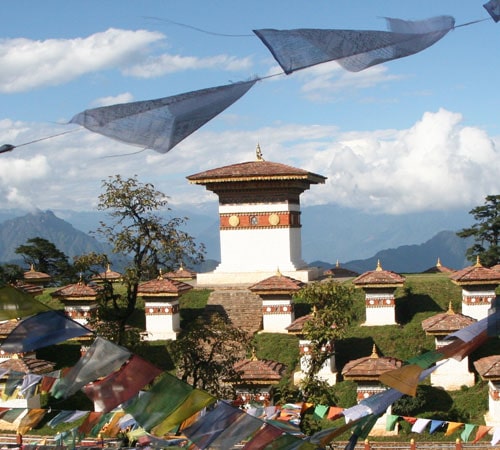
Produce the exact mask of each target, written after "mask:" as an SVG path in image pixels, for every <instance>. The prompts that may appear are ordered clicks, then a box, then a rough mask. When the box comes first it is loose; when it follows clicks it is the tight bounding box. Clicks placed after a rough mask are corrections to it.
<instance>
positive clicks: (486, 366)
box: [474, 355, 500, 381]
mask: <svg viewBox="0 0 500 450" xmlns="http://www.w3.org/2000/svg"><path fill="white" fill-rule="evenodd" d="M474 367H475V368H476V370H477V372H478V373H479V375H480V376H481V378H482V379H483V380H488V381H489V380H491V381H498V380H500V355H492V356H485V357H484V358H480V359H478V360H476V361H474Z"/></svg>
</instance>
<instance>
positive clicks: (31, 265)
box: [30, 263, 35, 272]
mask: <svg viewBox="0 0 500 450" xmlns="http://www.w3.org/2000/svg"><path fill="white" fill-rule="evenodd" d="M34 271H35V266H34V264H33V263H31V264H30V272H34Z"/></svg>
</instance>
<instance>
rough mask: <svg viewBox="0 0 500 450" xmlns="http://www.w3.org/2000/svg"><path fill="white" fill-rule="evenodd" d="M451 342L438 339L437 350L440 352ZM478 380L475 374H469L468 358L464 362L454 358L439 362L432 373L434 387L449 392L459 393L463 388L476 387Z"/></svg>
mask: <svg viewBox="0 0 500 450" xmlns="http://www.w3.org/2000/svg"><path fill="white" fill-rule="evenodd" d="M449 343H450V341H449V340H447V341H441V340H439V339H436V349H438V350H439V348H440V347H443V346H445V345H447V344H449ZM475 382H476V380H475V377H474V374H473V373H472V372H469V357H468V356H466V357H464V358H463V359H462V361H457V360H456V359H454V358H449V359H445V360H443V361H439V366H438V367H437V369H435V370H434V372H432V373H431V384H432V386H436V387H441V388H443V389H445V390H447V391H458V390H460V388H461V387H462V386H467V387H471V386H474V384H475Z"/></svg>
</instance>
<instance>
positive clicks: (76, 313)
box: [64, 305, 97, 326]
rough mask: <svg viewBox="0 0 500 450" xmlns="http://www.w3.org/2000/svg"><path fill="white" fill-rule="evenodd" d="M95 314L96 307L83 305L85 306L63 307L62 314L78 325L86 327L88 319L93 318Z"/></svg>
mask: <svg viewBox="0 0 500 450" xmlns="http://www.w3.org/2000/svg"><path fill="white" fill-rule="evenodd" d="M96 312H97V305H85V306H83V305H82V306H65V307H64V314H66V316H68V317H69V318H71V319H73V320H74V321H75V322H78V323H79V324H80V325H84V326H85V325H87V324H88V322H89V318H90V317H92V316H94V315H95V314H96Z"/></svg>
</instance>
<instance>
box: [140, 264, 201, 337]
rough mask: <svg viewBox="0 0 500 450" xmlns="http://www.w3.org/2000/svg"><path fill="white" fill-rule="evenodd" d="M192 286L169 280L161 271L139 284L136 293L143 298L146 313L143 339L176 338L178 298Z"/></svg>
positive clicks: (178, 325) (178, 320)
mask: <svg viewBox="0 0 500 450" xmlns="http://www.w3.org/2000/svg"><path fill="white" fill-rule="evenodd" d="M192 288H193V286H191V285H190V284H187V283H184V282H182V281H178V280H170V279H169V278H167V277H164V276H163V273H162V271H161V270H160V274H159V275H158V277H157V278H156V279H154V280H150V281H146V282H144V283H141V284H139V287H138V289H137V294H138V295H139V296H141V297H142V298H143V299H144V312H145V315H146V335H145V340H148V341H158V340H166V339H172V340H176V339H177V333H178V332H179V331H180V329H181V328H180V311H179V298H180V296H181V295H182V294H184V293H185V292H187V291H189V290H190V289H192Z"/></svg>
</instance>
